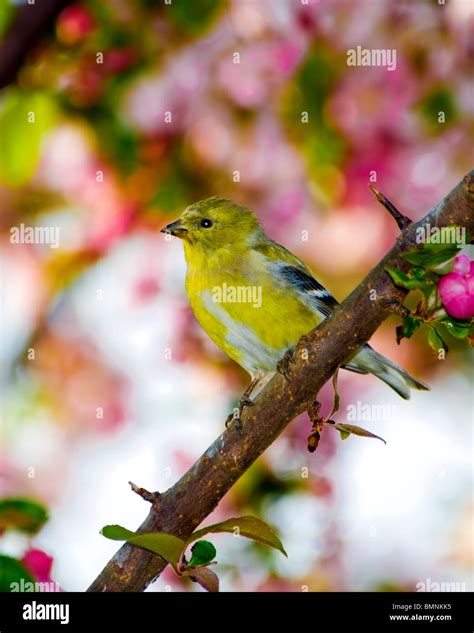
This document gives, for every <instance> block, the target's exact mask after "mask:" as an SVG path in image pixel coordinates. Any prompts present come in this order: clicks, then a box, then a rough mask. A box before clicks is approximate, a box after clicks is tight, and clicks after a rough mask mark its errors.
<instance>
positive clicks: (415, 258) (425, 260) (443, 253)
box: [401, 245, 461, 270]
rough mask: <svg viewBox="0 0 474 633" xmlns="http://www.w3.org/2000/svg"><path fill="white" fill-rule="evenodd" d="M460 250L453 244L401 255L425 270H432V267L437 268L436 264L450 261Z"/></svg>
mask: <svg viewBox="0 0 474 633" xmlns="http://www.w3.org/2000/svg"><path fill="white" fill-rule="evenodd" d="M444 246H446V245H444ZM460 250H461V249H460V248H457V247H453V246H450V247H447V248H445V249H442V250H433V249H431V250H430V249H427V248H424V249H423V250H421V251H410V252H408V253H403V255H401V257H403V259H406V260H407V261H408V262H410V264H415V265H417V266H423V268H425V269H427V270H433V268H437V267H438V266H441V265H443V264H446V263H447V262H449V261H451V260H452V259H453V258H454V257H456V255H458V253H459V252H460Z"/></svg>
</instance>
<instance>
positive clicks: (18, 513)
mask: <svg viewBox="0 0 474 633" xmlns="http://www.w3.org/2000/svg"><path fill="white" fill-rule="evenodd" d="M47 520H48V511H47V510H46V508H45V507H44V506H43V505H41V504H40V503H37V502H36V501H30V500H29V499H23V498H20V497H7V498H6V499H2V500H1V501H0V530H8V529H10V530H19V531H21V532H26V533H27V534H36V532H38V531H39V530H40V529H41V528H42V527H43V525H44V524H45V523H46V521H47Z"/></svg>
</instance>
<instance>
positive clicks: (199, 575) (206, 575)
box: [182, 567, 219, 593]
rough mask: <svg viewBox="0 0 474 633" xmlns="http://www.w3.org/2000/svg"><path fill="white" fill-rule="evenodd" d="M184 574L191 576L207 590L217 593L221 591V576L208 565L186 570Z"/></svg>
mask: <svg viewBox="0 0 474 633" xmlns="http://www.w3.org/2000/svg"><path fill="white" fill-rule="evenodd" d="M182 575H183V576H189V578H190V579H191V580H192V581H193V582H197V583H199V584H200V585H201V587H203V588H204V589H205V590H206V591H210V592H211V593H217V592H218V591H219V576H218V575H217V574H216V573H215V572H213V571H212V570H211V569H209V568H208V567H198V568H197V569H192V570H191V569H190V570H189V571H188V570H185V571H184V572H183V574H182Z"/></svg>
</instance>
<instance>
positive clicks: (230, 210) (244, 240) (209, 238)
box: [161, 198, 262, 250]
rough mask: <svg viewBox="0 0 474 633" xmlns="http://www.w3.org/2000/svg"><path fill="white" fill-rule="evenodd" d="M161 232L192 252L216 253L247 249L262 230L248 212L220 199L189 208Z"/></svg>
mask: <svg viewBox="0 0 474 633" xmlns="http://www.w3.org/2000/svg"><path fill="white" fill-rule="evenodd" d="M161 232H162V233H168V234H171V235H175V236H176V237H179V238H181V239H182V240H184V241H185V242H186V243H187V246H188V247H191V248H193V247H197V248H202V249H205V250H216V249H219V248H225V247H230V246H232V247H233V248H236V247H238V246H248V245H249V244H250V243H251V242H252V241H254V240H255V239H256V238H257V237H258V236H259V235H261V233H262V229H261V227H260V224H259V222H258V220H257V218H256V217H255V215H254V213H253V212H252V211H250V209H246V208H245V207H241V206H239V205H238V204H234V203H233V202H231V201H230V200H225V199H223V198H207V199H206V200H201V201H200V202H195V203H194V204H192V205H191V206H189V207H188V208H187V209H185V211H184V212H183V213H182V214H181V217H179V218H178V219H177V220H175V221H174V222H171V224H168V225H167V226H165V227H164V228H162V229H161Z"/></svg>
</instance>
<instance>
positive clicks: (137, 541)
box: [100, 525, 186, 569]
mask: <svg viewBox="0 0 474 633" xmlns="http://www.w3.org/2000/svg"><path fill="white" fill-rule="evenodd" d="M100 533H101V534H102V536H105V538H109V539H111V540H112V541H128V542H129V543H132V545H137V546H138V547H143V548H144V549H147V550H150V552H154V553H155V554H158V555H159V556H161V558H164V559H165V560H166V561H167V562H168V563H170V565H173V567H174V568H175V569H176V567H177V564H178V561H179V558H180V556H181V552H182V551H183V550H184V548H185V546H186V543H185V542H184V541H183V540H182V539H180V538H178V537H177V536H174V535H173V534H165V533H164V532H149V533H146V534H137V533H136V532H132V531H131V530H127V529H126V528H124V527H122V526H121V525H106V526H105V527H103V528H102V530H101V531H100Z"/></svg>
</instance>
